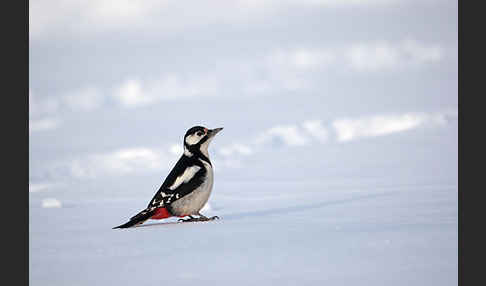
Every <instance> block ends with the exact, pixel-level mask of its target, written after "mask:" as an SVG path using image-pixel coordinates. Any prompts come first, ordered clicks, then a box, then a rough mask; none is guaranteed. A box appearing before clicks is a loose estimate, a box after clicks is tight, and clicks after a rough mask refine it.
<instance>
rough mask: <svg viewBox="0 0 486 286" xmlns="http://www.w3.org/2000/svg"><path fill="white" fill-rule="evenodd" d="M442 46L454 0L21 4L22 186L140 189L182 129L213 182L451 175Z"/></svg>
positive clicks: (453, 21)
mask: <svg viewBox="0 0 486 286" xmlns="http://www.w3.org/2000/svg"><path fill="white" fill-rule="evenodd" d="M457 45H458V44H457V1H446V0H426V1H414V0H412V1H401V0H365V1H356V0H344V1H333V0H320V1H319V0H310V1H307V0H306V1H291V0H288V1H272V0H263V1H247V0H244V1H191V2H180V1H109V0H101V1H62V0H43V1H41V0H34V1H30V50H29V53H30V59H29V60H30V63H29V68H30V69H29V85H30V90H29V125H30V143H29V155H30V156H29V163H30V165H29V171H30V175H29V176H30V192H36V191H41V190H52V189H55V188H62V189H64V190H66V192H68V191H69V192H86V193H87V194H86V195H88V196H89V195H90V194H91V193H92V192H97V191H98V190H99V189H117V192H124V191H126V192H140V191H141V190H148V191H147V193H151V192H155V189H156V188H158V187H159V185H160V184H161V180H163V179H164V178H165V174H166V172H167V171H168V170H170V168H171V167H172V166H173V164H174V163H175V161H176V160H177V159H178V157H179V156H180V154H181V150H182V138H183V135H184V133H185V131H186V130H187V129H188V128H190V127H192V126H194V125H204V126H207V127H209V128H215V127H224V128H225V129H224V131H223V132H222V133H221V134H220V135H219V136H218V138H217V139H216V140H215V141H213V144H212V146H211V147H210V152H211V156H212V160H213V161H214V165H215V168H216V170H217V178H218V181H222V180H243V181H246V180H258V179H265V180H317V179H319V180H321V179H322V180H332V179H335V178H349V177H355V176H359V177H366V178H369V179H374V178H380V179H384V177H386V173H387V172H393V173H394V174H399V176H398V177H397V176H395V178H394V180H402V179H403V180H405V181H410V176H412V177H413V180H414V181H416V180H423V181H428V182H432V181H441V180H446V181H448V182H453V183H454V182H457V106H458V103H457V102H458V98H457V97H458V95H457ZM93 182H95V184H94V186H95V187H94V186H93V187H88V186H91V185H92V184H93ZM93 188H95V189H93Z"/></svg>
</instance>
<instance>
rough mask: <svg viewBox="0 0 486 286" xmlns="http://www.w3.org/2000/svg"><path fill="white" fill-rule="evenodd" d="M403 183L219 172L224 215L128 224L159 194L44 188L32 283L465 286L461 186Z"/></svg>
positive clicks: (35, 217)
mask: <svg viewBox="0 0 486 286" xmlns="http://www.w3.org/2000/svg"><path fill="white" fill-rule="evenodd" d="M392 181H393V180H380V181H376V180H369V179H363V178H362V179H360V180H350V181H347V180H342V181H334V182H331V183H324V182H321V181H315V182H302V181H292V180H288V181H251V182H238V181H223V182H220V181H218V180H217V179H216V183H215V189H214V192H213V196H212V197H211V199H210V205H211V207H210V208H208V210H207V211H206V214H207V215H218V216H220V217H221V220H218V221H214V222H208V223H182V224H181V223H167V222H174V220H173V219H170V220H166V221H155V220H152V221H149V222H147V223H146V224H144V225H143V226H141V227H136V228H132V229H126V230H113V229H111V228H112V227H114V226H116V225H119V224H121V223H124V222H125V220H126V219H128V218H129V217H130V216H132V215H133V214H135V213H136V212H137V211H138V210H140V209H141V208H143V206H144V205H145V204H146V202H145V201H146V200H147V201H148V200H149V199H150V198H149V197H143V196H141V195H127V194H123V193H122V194H120V195H119V196H115V197H114V196H113V194H112V193H110V192H109V191H100V192H97V193H95V192H91V193H90V194H91V195H90V196H89V199H88V196H86V193H85V194H83V193H82V192H76V193H74V192H73V193H69V192H56V191H52V192H51V193H49V195H52V196H56V197H57V198H58V199H59V200H60V201H62V207H61V208H48V209H46V208H42V203H41V202H42V196H37V195H38V194H40V193H34V194H31V197H30V261H29V263H30V269H29V270H30V285H142V284H149V283H150V285H154V284H155V283H158V284H160V285H264V284H267V285H268V284H270V285H456V284H457V258H458V256H457V250H458V248H457V243H458V236H457V228H458V220H457V216H458V209H457V191H458V189H457V185H456V184H455V183H454V182H453V183H443V184H438V183H434V184H427V183H415V184H414V183H393V182H392ZM150 192H152V191H150Z"/></svg>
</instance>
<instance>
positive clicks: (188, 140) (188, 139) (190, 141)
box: [186, 134, 201, 145]
mask: <svg viewBox="0 0 486 286" xmlns="http://www.w3.org/2000/svg"><path fill="white" fill-rule="evenodd" d="M200 140H201V137H199V136H197V135H196V134H192V135H189V136H187V137H186V143H187V144H189V145H194V144H197V142H199V141H200Z"/></svg>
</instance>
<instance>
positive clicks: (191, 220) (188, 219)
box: [179, 215, 219, 222]
mask: <svg viewBox="0 0 486 286" xmlns="http://www.w3.org/2000/svg"><path fill="white" fill-rule="evenodd" d="M215 219H219V216H217V215H216V216H212V217H207V216H204V215H200V216H199V217H192V216H189V218H187V219H182V218H181V219H179V222H197V221H211V220H215Z"/></svg>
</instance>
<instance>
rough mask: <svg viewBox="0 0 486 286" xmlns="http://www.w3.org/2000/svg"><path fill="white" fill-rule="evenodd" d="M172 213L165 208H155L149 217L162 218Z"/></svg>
mask: <svg viewBox="0 0 486 286" xmlns="http://www.w3.org/2000/svg"><path fill="white" fill-rule="evenodd" d="M171 216H172V215H171V214H170V213H169V211H168V210H167V209H166V208H158V209H156V210H155V214H154V215H153V216H151V217H150V219H164V218H168V217H171Z"/></svg>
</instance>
